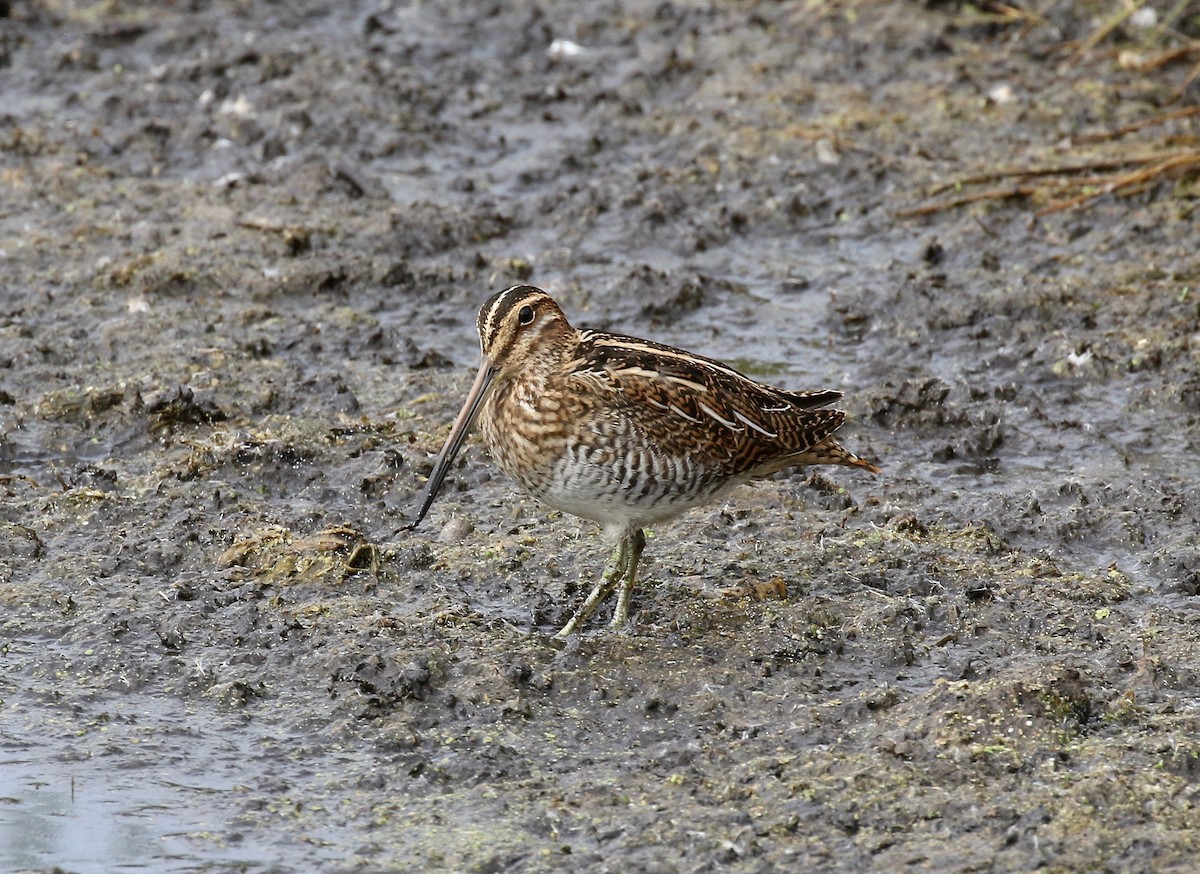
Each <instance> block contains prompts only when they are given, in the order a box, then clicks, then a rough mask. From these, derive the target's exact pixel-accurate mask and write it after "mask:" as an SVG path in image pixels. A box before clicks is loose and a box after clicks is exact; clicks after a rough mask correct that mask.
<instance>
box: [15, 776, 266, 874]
mask: <svg viewBox="0 0 1200 874" xmlns="http://www.w3.org/2000/svg"><path fill="white" fill-rule="evenodd" d="M192 794H194V793H191V792H188V791H187V790H186V789H184V787H179V786H174V785H169V784H164V783H162V782H159V781H147V780H144V779H140V780H139V779H136V778H135V776H134V774H132V773H130V774H122V773H119V772H118V773H116V774H113V775H111V776H107V775H106V776H103V777H102V776H101V775H96V774H90V775H88V776H83V777H79V778H75V777H74V776H73V775H71V774H70V773H69V772H58V773H49V772H48V771H47V766H46V765H44V764H40V763H35V762H32V761H23V760H8V761H0V871H14V872H20V871H31V870H32V871H45V870H50V869H62V870H64V871H71V872H73V874H92V872H97V874H99V872H121V871H139V872H144V871H147V870H151V871H170V870H179V869H180V868H182V867H186V868H187V869H188V870H192V871H194V870H197V850H198V849H200V848H199V847H197V846H195V842H196V841H200V842H201V843H203V844H205V845H206V846H204V848H203V850H202V851H201V853H200V854H199V855H201V856H202V857H203V859H204V860H205V863H215V862H217V860H221V867H222V868H225V867H226V866H227V865H228V863H229V862H231V861H233V859H234V858H235V857H234V856H233V855H232V854H229V853H227V852H224V851H222V850H221V849H220V848H215V847H213V846H212V845H211V844H209V843H208V842H207V841H205V840H204V839H203V835H204V834H205V832H206V831H207V830H208V829H209V828H211V826H210V825H209V824H207V823H205V822H203V821H202V819H201V818H196V819H192V820H191V821H188V819H187V813H185V812H184V811H186V810H187V808H188V807H189V804H190V803H195V801H196V800H197V799H193V798H188V797H186V796H188V795H192ZM189 836H190V837H189ZM240 849H241V850H244V849H245V848H244V847H243V848H240ZM239 855H240V853H239ZM238 865H239V867H241V868H242V869H243V870H247V869H256V868H259V867H260V866H261V865H262V863H261V862H258V863H255V862H248V861H246V860H244V859H241V860H240V861H239V862H238ZM199 867H200V869H203V868H204V867H207V865H206V864H204V863H202V864H201V865H200V866H199Z"/></svg>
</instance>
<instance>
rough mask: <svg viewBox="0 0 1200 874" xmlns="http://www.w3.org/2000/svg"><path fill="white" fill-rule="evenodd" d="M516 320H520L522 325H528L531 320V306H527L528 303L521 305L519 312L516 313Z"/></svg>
mask: <svg viewBox="0 0 1200 874" xmlns="http://www.w3.org/2000/svg"><path fill="white" fill-rule="evenodd" d="M517 321H518V322H520V323H521V324H522V325H528V324H529V323H530V322H532V321H533V307H531V306H528V305H527V306H523V307H521V310H520V312H518V313H517Z"/></svg>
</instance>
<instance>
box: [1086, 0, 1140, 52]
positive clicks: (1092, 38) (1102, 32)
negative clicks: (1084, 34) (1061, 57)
mask: <svg viewBox="0 0 1200 874" xmlns="http://www.w3.org/2000/svg"><path fill="white" fill-rule="evenodd" d="M1145 5H1146V0H1141V2H1139V3H1131V4H1130V5H1128V6H1126V7H1125V8H1124V9H1122V10H1121V11H1120V12H1118V13H1117V14H1116V15H1114V16H1113V17H1112V18H1110V19H1109V20H1108V21H1106V22H1105V23H1104V24H1102V25H1100V26H1099V27H1098V28H1096V29H1095V30H1094V31H1092V33H1091V34H1090V35H1089V36H1088V38H1087V39H1085V40H1084V41H1083V43H1082V44H1081V45H1080V46H1079V48H1077V49H1076V50H1075V53H1074V54H1073V55H1071V57H1070V59H1069V60H1068V63H1071V64H1075V63H1078V62H1079V60H1080V59H1081V58H1082V57H1083V56H1084V55H1086V54H1087V53H1088V52H1090V51H1091V50H1092V49H1094V48H1095V47H1096V46H1097V45H1099V43H1100V41H1101V40H1103V39H1104V38H1105V37H1106V36H1108V35H1109V34H1110V33H1112V32H1113V31H1114V30H1116V29H1117V28H1118V27H1120V26H1121V25H1122V24H1123V23H1124V22H1125V21H1126V20H1127V19H1128V18H1129V17H1130V16H1132V15H1133V13H1135V12H1137V11H1138V10H1139V9H1141V8H1142V7H1143V6H1145Z"/></svg>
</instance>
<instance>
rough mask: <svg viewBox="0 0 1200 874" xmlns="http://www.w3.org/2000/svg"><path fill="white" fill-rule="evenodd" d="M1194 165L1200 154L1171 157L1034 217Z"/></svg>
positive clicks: (1061, 202) (1047, 208)
mask: <svg viewBox="0 0 1200 874" xmlns="http://www.w3.org/2000/svg"><path fill="white" fill-rule="evenodd" d="M1191 165H1196V166H1198V167H1200V152H1191V153H1184V154H1182V155H1172V156H1170V157H1169V158H1166V159H1164V160H1162V161H1159V162H1158V163H1156V164H1152V165H1151V166H1148V167H1142V168H1140V169H1138V170H1135V171H1133V172H1132V173H1126V174H1124V175H1123V176H1118V177H1116V178H1115V179H1111V180H1110V181H1109V182H1107V183H1106V184H1104V185H1101V186H1100V187H1099V188H1098V189H1097V190H1096V191H1088V192H1084V193H1083V194H1078V195H1076V196H1075V197H1071V198H1068V199H1067V200H1060V201H1058V202H1057V203H1052V204H1050V205H1049V206H1045V207H1042V208H1041V209H1039V210H1038V211H1037V212H1036V213H1034V216H1035V217H1036V218H1042V217H1043V216H1047V215H1051V214H1052V213H1056V212H1062V211H1064V210H1068V209H1072V208H1074V207H1076V206H1082V205H1083V204H1085V203H1088V202H1089V201H1092V200H1095V199H1096V198H1098V197H1103V196H1104V195H1106V194H1110V193H1113V192H1121V190H1122V189H1129V188H1130V187H1132V186H1137V185H1145V184H1147V183H1149V182H1150V181H1151V180H1153V179H1156V178H1158V177H1160V176H1164V175H1166V174H1167V173H1170V172H1171V171H1172V170H1178V169H1180V168H1181V167H1188V166H1191Z"/></svg>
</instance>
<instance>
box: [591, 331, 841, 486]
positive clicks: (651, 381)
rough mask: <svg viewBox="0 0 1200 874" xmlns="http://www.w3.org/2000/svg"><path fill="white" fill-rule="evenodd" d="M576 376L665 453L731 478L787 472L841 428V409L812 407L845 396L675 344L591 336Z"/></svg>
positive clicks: (622, 337) (601, 335)
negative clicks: (766, 379)
mask: <svg viewBox="0 0 1200 874" xmlns="http://www.w3.org/2000/svg"><path fill="white" fill-rule="evenodd" d="M570 367H571V372H572V374H573V375H574V376H575V377H576V378H578V379H579V381H580V382H581V384H584V385H586V386H587V387H588V389H589V390H590V391H593V392H596V393H598V395H599V396H602V397H603V399H604V404H605V405H606V406H608V407H609V408H610V409H611V410H613V411H614V412H616V413H617V414H619V415H622V416H626V417H627V418H628V419H629V420H630V422H631V423H632V424H633V425H635V426H636V427H637V429H638V430H639V431H640V432H642V433H643V434H645V435H646V436H647V437H648V438H649V439H650V440H651V441H652V442H653V443H654V444H656V445H657V446H658V447H659V448H660V449H661V450H662V451H665V452H671V453H674V454H676V455H679V456H681V457H683V456H686V457H687V458H689V459H691V460H692V461H693V462H698V463H701V464H703V465H704V466H705V467H707V468H709V469H712V470H719V471H721V472H722V474H723V475H725V476H729V477H741V476H755V475H761V474H766V473H770V472H772V471H775V470H779V469H782V468H784V467H787V466H788V465H789V463H791V462H790V461H789V459H792V458H795V457H798V456H803V455H804V454H805V453H807V452H809V451H810V450H811V449H813V448H814V447H816V446H818V445H819V444H821V443H822V441H825V440H826V439H827V438H828V437H829V436H830V435H831V434H832V433H833V432H834V431H836V430H837V429H838V427H839V426H841V424H842V422H843V421H844V419H845V414H844V413H842V412H841V411H840V410H821V409H812V408H813V407H820V406H824V405H825V404H828V403H831V402H832V401H834V400H836V399H837V398H839V397H841V392H838V391H811V392H787V391H782V390H780V389H776V388H773V387H771V386H768V385H764V384H762V383H759V382H756V381H755V380H753V379H750V378H749V377H747V376H745V375H744V374H742V373H739V372H738V371H736V370H734V369H733V368H731V367H729V366H727V365H725V364H722V363H721V362H719V361H715V360H713V359H710V358H704V357H703V356H698V355H692V354H690V353H687V352H684V351H682V350H680V349H675V348H673V347H671V346H665V345H662V344H658V343H652V342H650V341H647V340H639V339H636V338H633V337H624V336H621V335H617V334H606V333H599V332H591V331H585V332H583V334H582V335H581V342H580V344H579V347H578V348H577V349H576V352H575V355H574V356H573V360H572V362H571V365H570Z"/></svg>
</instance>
